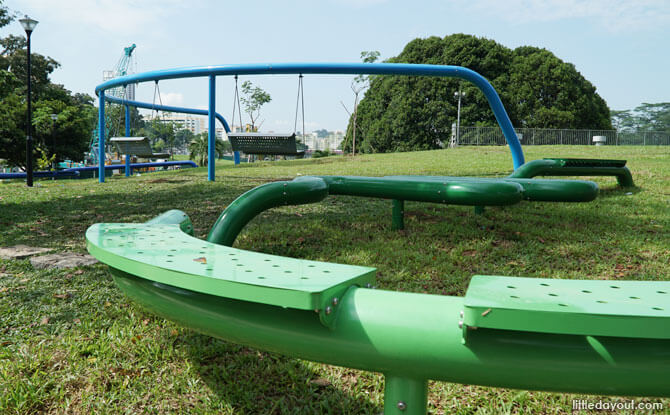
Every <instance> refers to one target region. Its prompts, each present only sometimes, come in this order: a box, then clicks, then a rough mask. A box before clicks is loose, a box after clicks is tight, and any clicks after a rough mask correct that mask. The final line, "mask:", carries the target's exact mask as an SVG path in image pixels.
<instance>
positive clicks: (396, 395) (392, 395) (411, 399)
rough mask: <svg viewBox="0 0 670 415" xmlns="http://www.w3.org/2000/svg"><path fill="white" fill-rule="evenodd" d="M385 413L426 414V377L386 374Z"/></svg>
mask: <svg viewBox="0 0 670 415" xmlns="http://www.w3.org/2000/svg"><path fill="white" fill-rule="evenodd" d="M384 377H385V385H384V415H425V413H426V409H427V408H426V407H427V403H428V382H427V381H426V379H412V378H407V377H404V376H402V375H400V376H396V375H389V374H386V375H385V376H384Z"/></svg>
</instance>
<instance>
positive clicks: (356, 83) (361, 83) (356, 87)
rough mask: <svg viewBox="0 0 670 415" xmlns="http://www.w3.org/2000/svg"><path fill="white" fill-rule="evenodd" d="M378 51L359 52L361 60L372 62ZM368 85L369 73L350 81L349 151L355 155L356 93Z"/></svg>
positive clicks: (375, 58) (376, 57) (377, 55)
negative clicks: (352, 103)
mask: <svg viewBox="0 0 670 415" xmlns="http://www.w3.org/2000/svg"><path fill="white" fill-rule="evenodd" d="M379 55H380V53H379V51H377V50H374V51H366V50H364V51H363V52H361V60H362V61H363V63H374V62H375V61H376V60H377V59H378V58H379ZM369 87H370V76H369V75H358V76H357V77H355V78H354V80H353V81H352V82H351V90H352V91H353V93H354V114H353V125H352V127H351V153H352V154H353V155H356V130H357V129H358V127H357V120H358V94H360V93H361V92H363V91H364V90H365V89H367V88H369Z"/></svg>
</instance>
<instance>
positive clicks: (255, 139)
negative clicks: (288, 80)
mask: <svg viewBox="0 0 670 415" xmlns="http://www.w3.org/2000/svg"><path fill="white" fill-rule="evenodd" d="M302 80H303V77H302V74H300V76H299V77H298V98H297V99H296V103H295V122H294V124H293V133H291V134H265V133H258V132H246V133H233V132H230V133H228V140H229V141H230V144H231V146H232V147H233V151H234V152H235V153H237V154H239V153H240V152H241V153H245V154H254V155H270V156H297V157H298V158H302V157H304V156H305V149H304V148H299V146H298V145H297V142H296V139H295V134H296V130H297V127H298V106H299V105H300V102H301V101H302V131H303V134H304V133H305V98H304V89H303V81H302ZM237 81H238V77H237V75H235V99H234V100H233V116H232V118H231V120H232V121H233V123H234V122H235V106H237V109H238V110H239V111H238V113H239V117H240V127H241V126H242V108H241V106H240V93H239V91H238V88H237ZM234 160H235V164H239V163H240V158H239V156H238V157H235V158H234Z"/></svg>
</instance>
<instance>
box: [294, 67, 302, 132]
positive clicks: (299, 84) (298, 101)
mask: <svg viewBox="0 0 670 415" xmlns="http://www.w3.org/2000/svg"><path fill="white" fill-rule="evenodd" d="M302 78H303V76H302V74H300V76H299V77H298V97H297V98H296V101H295V121H294V122H293V134H295V133H296V132H297V130H298V106H299V105H300V103H301V102H302V135H303V137H304V136H305V95H304V88H303V83H302Z"/></svg>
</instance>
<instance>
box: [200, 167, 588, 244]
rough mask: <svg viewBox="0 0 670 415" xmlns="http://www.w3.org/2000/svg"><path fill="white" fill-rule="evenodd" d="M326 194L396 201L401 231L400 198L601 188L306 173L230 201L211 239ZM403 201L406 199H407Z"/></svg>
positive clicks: (476, 198) (230, 239) (584, 198)
mask: <svg viewBox="0 0 670 415" xmlns="http://www.w3.org/2000/svg"><path fill="white" fill-rule="evenodd" d="M328 194H333V195H348V196H364V197H378V198H384V199H392V200H393V201H394V202H393V203H394V205H393V211H392V228H393V229H403V228H404V223H403V214H402V213H400V212H402V211H403V210H404V209H403V205H399V204H398V203H399V201H404V200H413V201H419V202H431V203H446V204H453V205H471V206H475V207H476V209H475V212H476V213H481V212H483V207H484V206H503V205H512V204H515V203H518V202H520V201H521V200H523V199H526V200H531V201H552V202H559V201H560V202H588V201H591V200H593V199H595V198H596V196H597V195H598V186H597V185H596V184H595V183H593V182H590V181H583V180H540V179H532V180H531V179H519V178H501V179H487V178H476V177H441V176H386V177H357V176H318V177H313V176H304V177H299V178H297V179H294V180H292V181H280V182H273V183H266V184H264V185H261V186H258V187H256V188H254V189H251V190H249V191H247V192H246V193H244V194H243V195H242V196H240V197H238V198H237V199H236V200H235V201H233V203H231V204H230V205H229V206H228V208H226V210H224V211H223V213H222V214H221V216H219V218H218V219H217V221H216V223H215V224H214V226H213V227H212V229H211V231H210V232H209V235H208V236H207V240H208V241H209V242H213V243H217V244H220V245H225V246H232V245H233V243H234V242H235V238H237V235H238V234H239V233H240V231H241V230H242V229H243V228H244V226H246V224H247V223H249V221H251V220H252V219H253V218H254V217H256V215H258V214H259V213H261V212H263V211H265V210H268V209H271V208H273V207H277V206H283V205H297V204H304V203H314V202H318V201H321V200H323V199H324V198H325V197H326V196H327V195H328ZM403 203H404V202H403Z"/></svg>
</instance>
